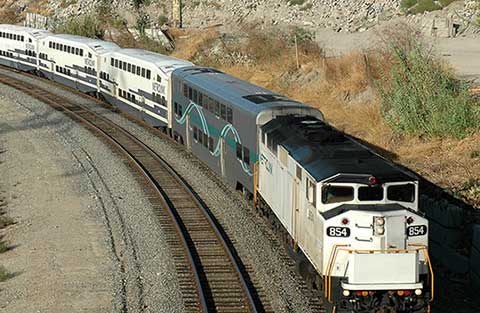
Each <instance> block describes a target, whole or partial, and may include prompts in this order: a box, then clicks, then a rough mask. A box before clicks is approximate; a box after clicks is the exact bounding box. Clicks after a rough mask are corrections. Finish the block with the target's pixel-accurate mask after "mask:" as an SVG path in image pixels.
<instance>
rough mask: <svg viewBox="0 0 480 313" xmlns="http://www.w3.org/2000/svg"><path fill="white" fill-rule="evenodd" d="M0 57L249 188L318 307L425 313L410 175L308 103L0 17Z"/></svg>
mask: <svg viewBox="0 0 480 313" xmlns="http://www.w3.org/2000/svg"><path fill="white" fill-rule="evenodd" d="M0 64H2V65H5V66H9V67H13V68H16V69H19V70H22V71H29V72H33V73H36V74H39V75H42V76H44V77H47V78H49V79H52V80H56V81H58V82H60V83H62V84H65V85H68V86H71V87H74V88H77V89H79V90H81V91H83V92H86V93H89V94H92V95H96V96H98V97H102V98H103V99H105V100H106V101H107V102H109V103H111V104H112V105H114V106H116V107H118V108H120V109H121V110H125V111H128V112H130V113H131V114H134V115H135V116H136V117H137V118H140V119H142V120H145V121H147V122H148V123H149V124H151V125H152V126H155V127H159V128H161V129H163V130H164V131H165V132H166V133H168V134H169V135H170V136H172V137H173V138H175V139H176V140H177V141H178V142H180V143H181V144H184V145H185V146H187V148H188V149H190V150H191V151H192V152H193V153H194V154H195V155H196V156H197V157H198V158H200V159H201V160H202V161H203V162H204V163H205V164H207V165H208V166H209V167H210V168H211V169H212V170H213V171H214V172H216V173H217V174H218V175H219V176H221V177H222V178H223V179H224V180H225V181H226V182H227V183H229V184H230V185H232V186H233V187H235V188H237V189H240V190H242V191H243V192H244V193H246V194H250V195H253V198H254V201H255V204H256V206H257V208H258V209H259V210H260V211H261V212H262V213H263V214H265V215H266V216H268V217H269V219H270V220H271V221H272V223H273V224H275V225H276V228H277V229H278V231H279V232H280V233H281V234H282V236H283V237H284V238H285V239H286V241H287V242H288V243H289V250H290V252H291V254H292V256H293V257H294V258H296V260H297V262H298V265H299V270H300V271H301V272H302V274H304V276H305V277H306V279H307V282H308V283H309V285H310V286H311V287H312V288H315V289H318V290H319V292H320V293H321V294H322V296H323V297H324V300H325V301H324V303H325V304H326V306H327V309H328V311H329V312H357V313H360V312H377V311H379V310H385V309H387V310H390V312H411V313H413V312H415V313H417V312H418V313H419V312H428V311H429V308H430V306H429V302H430V301H431V300H432V299H433V272H432V269H431V263H430V260H429V256H428V221H427V220H426V219H425V218H424V217H423V215H422V214H421V213H419V211H418V199H419V189H418V179H417V177H416V176H414V175H413V174H411V173H409V172H406V171H404V170H402V169H400V168H399V167H397V166H395V165H394V164H392V163H390V162H388V161H387V160H385V159H383V158H381V157H380V156H378V155H377V154H375V153H373V152H372V151H371V150H370V149H368V148H366V147H365V146H363V145H361V144H360V143H358V142H357V141H355V140H352V139H351V138H350V137H348V136H346V135H345V134H343V133H341V132H339V131H338V130H336V129H334V128H332V127H331V126H329V125H328V124H326V123H325V122H324V121H323V115H322V113H321V112H320V111H318V110H317V109H314V108H312V107H310V106H307V105H305V104H303V103H299V102H296V101H294V100H291V99H288V98H287V97H284V96H282V95H278V94H276V93H273V92H271V91H269V90H266V89H264V88H261V87H258V86H255V85H252V84H250V83H248V82H245V81H242V80H240V79H238V78H235V77H232V76H229V75H227V74H224V73H222V72H219V71H217V70H215V69H211V68H204V67H197V66H194V65H193V64H192V63H190V62H188V61H184V60H178V59H175V58H171V57H168V56H164V55H159V54H156V53H152V52H148V51H144V50H132V49H121V48H120V47H118V46H117V45H115V44H113V43H109V42H105V41H101V40H95V39H89V38H83V37H78V36H71V35H57V34H52V33H49V32H47V31H43V30H37V29H32V28H26V27H20V26H13V25H0Z"/></svg>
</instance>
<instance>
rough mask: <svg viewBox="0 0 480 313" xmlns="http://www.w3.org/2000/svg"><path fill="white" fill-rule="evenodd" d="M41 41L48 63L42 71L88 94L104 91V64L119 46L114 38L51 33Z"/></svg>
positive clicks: (50, 77) (42, 50)
mask: <svg viewBox="0 0 480 313" xmlns="http://www.w3.org/2000/svg"><path fill="white" fill-rule="evenodd" d="M41 41H42V44H41V52H42V53H44V55H45V56H46V58H45V59H44V60H43V62H45V63H46V64H47V67H46V68H44V67H42V68H41V69H40V73H41V74H43V75H44V76H45V77H47V78H49V79H52V80H55V81H57V82H59V83H61V84H63V85H66V86H70V87H73V88H76V89H78V90H80V91H82V92H85V93H89V94H98V93H100V92H101V82H100V79H101V75H100V73H102V68H104V67H105V64H106V63H107V62H109V61H110V59H109V54H110V53H111V52H113V51H115V50H118V49H120V48H119V47H118V46H117V45H116V44H114V43H111V42H106V41H102V40H97V39H91V38H85V37H80V36H73V35H53V34H52V35H50V36H47V37H45V38H43V39H42V40H41ZM102 76H103V75H102Z"/></svg>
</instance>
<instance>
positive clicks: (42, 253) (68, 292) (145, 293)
mask: <svg viewBox="0 0 480 313" xmlns="http://www.w3.org/2000/svg"><path fill="white" fill-rule="evenodd" d="M0 116H2V120H1V121H0V143H1V146H2V149H4V150H6V152H4V153H2V154H1V155H0V158H1V161H2V162H1V163H0V177H1V179H0V184H1V186H0V188H1V190H3V192H4V196H5V197H6V200H7V214H8V215H10V216H11V217H13V218H14V219H15V221H16V224H15V225H12V226H10V227H8V228H7V229H5V230H3V231H2V233H1V234H0V235H1V236H4V239H6V240H7V241H8V242H9V243H10V246H11V249H10V250H9V251H7V252H5V253H3V254H0V264H1V265H3V266H5V267H6V268H7V269H8V270H9V271H10V272H12V273H13V274H14V277H13V278H11V279H9V280H7V281H6V282H4V283H0V299H2V301H0V311H2V312H6V313H9V312H12V313H13V312H25V313H28V312H53V313H55V312H87V311H88V312H183V306H182V304H181V303H182V299H181V295H180V294H179V292H178V288H177V280H176V276H175V274H174V267H173V264H172V262H171V261H170V260H171V256H170V253H169V251H168V248H167V247H166V244H165V243H164V242H165V239H164V235H163V233H162V231H161V229H160V227H159V225H158V223H157V221H156V217H155V216H154V215H153V213H152V210H151V207H150V203H149V202H148V200H147V199H146V198H145V197H144V196H143V193H142V190H141V188H140V187H139V185H138V184H137V183H136V181H135V179H134V177H133V175H132V174H131V172H130V171H129V170H128V169H127V168H126V166H125V165H124V164H123V163H122V162H121V161H119V159H118V158H117V157H116V156H115V155H114V154H113V153H112V152H111V151H110V149H109V148H107V147H106V146H105V145H104V144H103V143H102V142H101V141H100V140H99V139H97V138H96V137H94V136H92V135H91V133H90V132H88V131H87V130H85V129H83V128H82V127H81V126H78V125H77V124H76V123H74V122H72V121H71V120H70V119H69V118H67V117H65V116H64V115H62V114H61V113H58V112H56V111H53V110H52V109H51V108H50V107H48V106H47V105H45V104H43V103H40V102H38V101H36V100H34V99H32V98H30V97H28V96H26V95H23V94H20V93H18V92H17V91H15V90H13V89H11V88H8V87H5V86H3V85H0ZM139 225H141V227H139Z"/></svg>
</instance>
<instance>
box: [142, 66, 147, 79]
mask: <svg viewBox="0 0 480 313" xmlns="http://www.w3.org/2000/svg"><path fill="white" fill-rule="evenodd" d="M145 75H146V74H145V69H144V68H142V77H143V78H145Z"/></svg>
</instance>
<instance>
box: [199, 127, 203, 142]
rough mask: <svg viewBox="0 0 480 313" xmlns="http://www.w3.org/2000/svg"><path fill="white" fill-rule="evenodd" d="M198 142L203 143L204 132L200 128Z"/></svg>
mask: <svg viewBox="0 0 480 313" xmlns="http://www.w3.org/2000/svg"><path fill="white" fill-rule="evenodd" d="M198 142H199V143H201V144H203V132H202V131H201V130H200V129H199V130H198Z"/></svg>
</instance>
